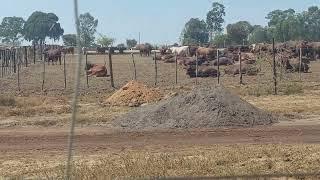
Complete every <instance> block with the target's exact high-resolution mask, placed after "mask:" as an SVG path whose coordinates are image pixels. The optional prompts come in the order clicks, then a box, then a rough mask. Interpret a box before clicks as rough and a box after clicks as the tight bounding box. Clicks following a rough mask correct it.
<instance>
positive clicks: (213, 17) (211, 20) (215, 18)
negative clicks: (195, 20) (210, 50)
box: [206, 2, 226, 40]
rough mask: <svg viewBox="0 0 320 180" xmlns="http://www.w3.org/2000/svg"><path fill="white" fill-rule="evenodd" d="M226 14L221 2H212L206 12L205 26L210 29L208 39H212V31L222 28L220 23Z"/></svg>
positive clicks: (215, 31)
mask: <svg viewBox="0 0 320 180" xmlns="http://www.w3.org/2000/svg"><path fill="white" fill-rule="evenodd" d="M225 15H226V12H225V7H224V5H223V4H220V3H217V2H214V3H212V9H211V10H210V11H209V12H208V13H207V20H206V23H207V26H208V30H209V31H210V40H212V36H213V33H214V34H217V33H220V32H221V31H222V30H223V27H222V24H223V23H224V19H223V17H224V16H225Z"/></svg>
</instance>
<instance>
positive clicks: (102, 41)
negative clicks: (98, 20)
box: [97, 34, 115, 47]
mask: <svg viewBox="0 0 320 180" xmlns="http://www.w3.org/2000/svg"><path fill="white" fill-rule="evenodd" d="M114 41H115V39H113V38H110V37H108V36H106V35H102V34H101V35H100V37H99V38H98V39H97V44H98V45H100V46H102V47H109V46H112V45H113V43H114Z"/></svg>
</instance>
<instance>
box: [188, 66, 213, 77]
mask: <svg viewBox="0 0 320 180" xmlns="http://www.w3.org/2000/svg"><path fill="white" fill-rule="evenodd" d="M187 75H189V77H190V78H194V77H196V66H194V65H193V66H188V68H187ZM218 75H219V72H218V70H216V69H215V68H213V67H212V66H198V77H218Z"/></svg>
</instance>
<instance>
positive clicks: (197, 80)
mask: <svg viewBox="0 0 320 180" xmlns="http://www.w3.org/2000/svg"><path fill="white" fill-rule="evenodd" d="M196 85H198V53H197V54H196Z"/></svg>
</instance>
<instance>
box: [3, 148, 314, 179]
mask: <svg viewBox="0 0 320 180" xmlns="http://www.w3.org/2000/svg"><path fill="white" fill-rule="evenodd" d="M319 152H320V146H319V145H233V146H213V147H206V148H205V147H203V148H192V149H184V151H181V150H180V149H179V150H178V149H175V150H174V151H172V150H168V151H166V153H164V152H147V151H139V152H133V151H128V152H122V153H107V154H104V155H99V156H92V157H88V156H87V157H78V158H77V159H78V160H76V162H75V168H74V170H73V175H74V179H84V180H86V179H88V180H89V179H115V178H134V179H136V178H151V177H170V176H171V177H172V176H194V177H197V176H242V175H256V174H279V173H280V174H296V173H315V172H318V171H319V169H320V153H319ZM79 159H81V160H79ZM36 164H37V163H34V164H33V166H34V169H36V171H33V172H32V173H30V171H28V173H27V174H24V175H25V176H34V177H54V179H63V172H64V166H63V165H55V166H51V167H50V165H45V166H37V165H36ZM38 164H39V163H38ZM40 164H42V165H44V164H45V163H40ZM29 168H30V166H29ZM9 169H10V168H9ZM9 169H8V170H9ZM5 174H7V175H9V174H10V173H8V172H7V173H5ZM22 174H23V172H22ZM22 174H21V175H22ZM12 175H13V174H12Z"/></svg>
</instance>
